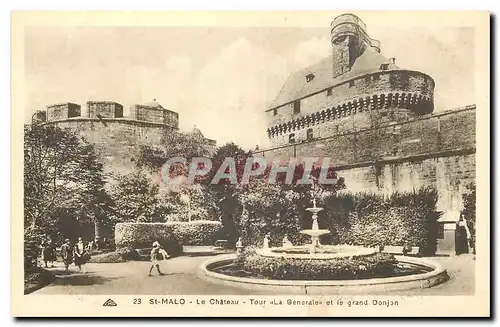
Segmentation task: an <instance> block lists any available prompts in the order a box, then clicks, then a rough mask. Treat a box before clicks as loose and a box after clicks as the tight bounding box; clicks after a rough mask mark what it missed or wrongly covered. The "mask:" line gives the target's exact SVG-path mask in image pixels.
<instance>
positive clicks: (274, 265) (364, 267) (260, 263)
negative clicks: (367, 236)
mask: <svg viewBox="0 0 500 327" xmlns="http://www.w3.org/2000/svg"><path fill="white" fill-rule="evenodd" d="M396 263H397V260H396V259H395V258H394V256H393V255H391V254H385V253H376V254H373V255H369V256H362V257H346V258H338V259H330V260H308V259H294V258H284V257H281V258H269V257H263V256H260V255H258V254H257V253H256V252H255V251H254V250H248V251H246V252H244V253H243V254H242V255H240V256H239V257H238V258H237V259H236V260H235V262H234V266H235V267H236V268H237V269H241V270H243V271H246V272H249V273H251V274H252V275H254V276H258V277H260V278H266V279H275V280H344V279H366V278H373V277H381V276H392V275H394V272H395V268H396V266H395V264H396Z"/></svg>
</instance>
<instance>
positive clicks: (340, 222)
mask: <svg viewBox="0 0 500 327" xmlns="http://www.w3.org/2000/svg"><path fill="white" fill-rule="evenodd" d="M437 199H438V193H437V191H436V190H435V189H432V188H421V189H419V190H416V191H413V192H395V193H393V194H392V195H390V196H389V197H386V196H384V195H379V194H373V193H357V194H337V195H332V196H330V197H327V198H325V199H324V203H323V206H324V208H325V210H324V211H323V212H321V213H320V214H319V225H320V228H326V229H329V230H330V235H326V236H324V237H323V242H325V243H332V244H353V245H363V246H384V245H388V246H389V245H392V246H404V245H408V246H418V247H420V252H421V254H424V255H433V254H434V253H435V251H436V243H437V228H438V222H437V220H438V219H439V217H440V214H439V213H438V212H437V211H436V203H437Z"/></svg>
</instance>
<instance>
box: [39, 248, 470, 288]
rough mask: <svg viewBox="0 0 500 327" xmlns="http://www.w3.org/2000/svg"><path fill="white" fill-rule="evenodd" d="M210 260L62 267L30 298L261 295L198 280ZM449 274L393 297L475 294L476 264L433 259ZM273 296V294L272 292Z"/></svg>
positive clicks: (463, 257) (466, 258)
mask: <svg viewBox="0 0 500 327" xmlns="http://www.w3.org/2000/svg"><path fill="white" fill-rule="evenodd" d="M209 258H210V257H207V256H204V257H178V258H173V259H170V260H168V261H165V262H163V264H162V272H163V273H165V275H164V276H158V275H157V272H156V271H155V272H154V273H155V275H154V276H153V277H149V276H148V275H147V274H148V271H149V262H140V261H131V262H124V263H90V264H87V273H86V274H83V273H78V272H77V268H75V267H74V266H72V267H70V270H71V271H70V273H69V274H67V273H65V272H64V268H63V267H62V264H61V263H58V266H57V267H55V268H50V269H51V270H53V271H54V272H55V273H56V275H57V279H56V281H55V282H54V283H53V284H51V285H49V286H46V287H44V288H42V289H40V290H38V291H36V292H34V293H32V294H35V295H36V294H92V295H94V294H96V295H97V294H177V295H179V294H183V295H193V294H204V295H211V294H234V295H247V294H252V295H257V294H266V293H262V292H256V291H249V290H245V289H240V288H235V287H232V286H226V285H220V284H215V283H211V282H208V281H205V280H204V279H202V278H199V277H198V276H197V269H198V266H199V265H200V264H201V263H202V262H203V261H205V260H208V259H209ZM433 260H435V261H438V262H439V263H440V264H441V265H442V266H444V267H445V268H446V269H447V270H448V274H449V275H450V280H449V281H448V282H446V283H444V284H441V285H438V286H435V287H432V288H429V289H423V290H411V291H403V292H401V291H400V292H397V293H390V294H393V295H458V294H460V295H462V294H473V292H474V270H475V269H474V267H475V264H474V263H475V261H474V260H473V257H472V256H471V255H461V256H457V257H446V258H444V257H442V258H433ZM274 294H275V292H274Z"/></svg>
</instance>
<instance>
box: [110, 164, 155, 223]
mask: <svg viewBox="0 0 500 327" xmlns="http://www.w3.org/2000/svg"><path fill="white" fill-rule="evenodd" d="M111 194H112V199H113V202H114V204H115V208H114V212H115V220H116V222H161V221H163V217H162V213H163V212H162V208H161V206H160V203H159V200H158V185H156V184H154V183H152V181H151V179H149V178H148V176H147V175H146V174H145V173H143V172H141V171H139V170H136V171H135V172H134V173H133V174H131V175H127V176H121V177H119V179H118V184H117V185H115V186H114V187H113V189H112V191H111Z"/></svg>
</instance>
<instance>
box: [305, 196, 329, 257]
mask: <svg viewBox="0 0 500 327" xmlns="http://www.w3.org/2000/svg"><path fill="white" fill-rule="evenodd" d="M306 210H307V211H309V212H311V213H312V228H311V229H303V230H301V231H300V233H301V234H305V235H309V236H310V237H311V248H310V253H317V252H324V251H322V250H324V249H323V246H322V245H321V243H320V242H319V237H320V236H321V235H326V234H330V231H329V230H328V229H319V226H318V213H319V212H321V211H323V208H319V207H316V199H314V198H313V206H312V208H306Z"/></svg>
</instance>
